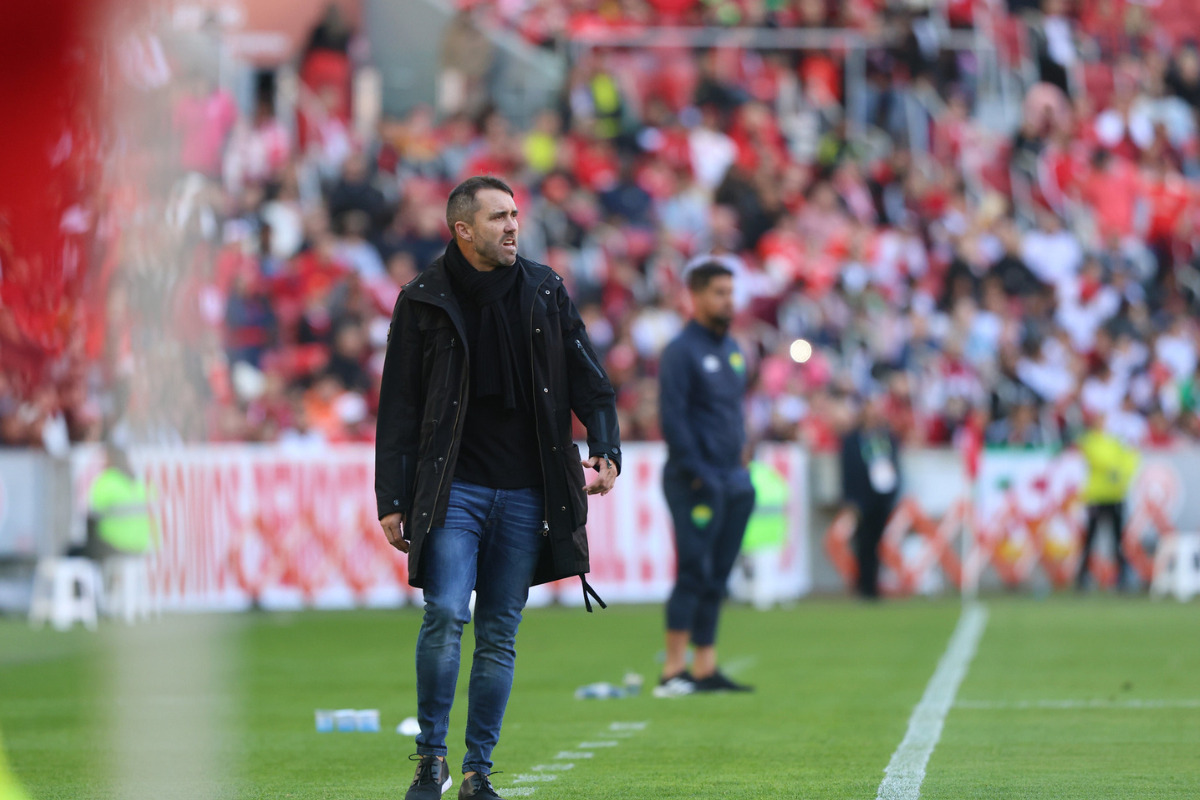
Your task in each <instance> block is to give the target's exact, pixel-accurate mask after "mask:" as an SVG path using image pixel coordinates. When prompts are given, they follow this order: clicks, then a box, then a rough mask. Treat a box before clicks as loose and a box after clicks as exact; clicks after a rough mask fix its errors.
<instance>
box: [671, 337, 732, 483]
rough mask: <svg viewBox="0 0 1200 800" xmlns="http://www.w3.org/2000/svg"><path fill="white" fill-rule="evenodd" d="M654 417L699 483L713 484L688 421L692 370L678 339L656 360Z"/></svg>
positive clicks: (677, 459) (678, 458) (675, 457)
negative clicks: (656, 375) (656, 378)
mask: <svg viewBox="0 0 1200 800" xmlns="http://www.w3.org/2000/svg"><path fill="white" fill-rule="evenodd" d="M658 381H659V386H658V419H659V426H660V427H661V428H662V434H663V439H664V440H665V441H666V443H667V449H668V450H669V451H670V453H671V460H672V462H677V463H679V464H680V465H682V466H683V467H684V468H685V469H687V470H688V472H689V473H691V474H692V475H693V476H695V478H697V479H698V480H699V481H700V482H701V483H703V484H705V485H708V486H717V485H718V483H719V482H718V480H717V478H716V476H715V475H713V473H712V470H710V469H709V467H708V465H707V464H706V463H705V462H704V459H703V458H702V457H701V452H700V442H699V441H698V440H697V439H696V433H695V431H693V430H692V426H691V424H690V419H691V415H690V414H689V413H688V398H689V397H690V396H691V391H692V372H691V369H690V368H689V365H688V357H687V353H686V352H685V350H684V348H683V347H681V346H680V345H679V344H678V340H676V342H675V343H673V344H672V345H668V346H667V348H666V349H665V350H663V353H662V358H661V359H660V360H659V363H658Z"/></svg>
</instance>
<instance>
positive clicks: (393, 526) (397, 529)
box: [379, 511, 408, 553]
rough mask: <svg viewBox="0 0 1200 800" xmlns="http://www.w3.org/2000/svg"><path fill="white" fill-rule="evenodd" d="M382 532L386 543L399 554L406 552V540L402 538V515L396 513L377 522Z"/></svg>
mask: <svg viewBox="0 0 1200 800" xmlns="http://www.w3.org/2000/svg"><path fill="white" fill-rule="evenodd" d="M379 524H380V525H382V526H383V532H384V533H385V534H387V540H388V543H389V544H390V545H391V546H392V547H394V548H396V549H397V550H399V551H400V552H401V553H407V552H408V540H407V539H405V538H404V515H403V514H401V513H400V512H399V511H397V512H396V513H394V514H388V515H387V516H386V517H384V518H383V519H381V520H379Z"/></svg>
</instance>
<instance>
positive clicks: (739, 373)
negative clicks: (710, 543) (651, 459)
mask: <svg viewBox="0 0 1200 800" xmlns="http://www.w3.org/2000/svg"><path fill="white" fill-rule="evenodd" d="M659 380H660V389H661V391H660V395H659V407H660V412H661V414H660V420H661V425H662V432H663V439H665V440H666V442H667V465H666V468H665V470H664V476H666V477H684V478H689V479H690V478H700V479H701V480H702V481H703V482H704V484H705V485H706V486H708V487H710V488H712V489H716V488H718V487H720V486H721V485H722V483H723V478H724V477H725V476H726V475H728V474H729V473H730V472H732V471H734V470H737V469H739V468H741V466H742V449H743V448H744V447H745V445H746V430H745V424H744V421H743V418H742V398H743V397H744V396H745V393H746V362H745V359H744V358H743V357H742V353H741V351H740V350H739V349H738V346H737V342H735V341H734V340H733V338H732V337H730V336H722V337H718V336H717V335H716V334H715V333H713V332H712V331H710V330H709V329H708V328H705V327H704V326H703V325H701V324H700V323H698V322H696V321H695V320H692V321H690V322H689V323H688V324H687V326H686V327H684V329H683V330H682V331H681V332H680V334H679V335H678V336H677V337H675V339H674V340H672V342H671V343H670V344H669V345H667V347H666V349H665V350H663V354H662V359H661V360H660V366H659Z"/></svg>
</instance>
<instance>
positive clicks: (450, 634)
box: [417, 481, 494, 758]
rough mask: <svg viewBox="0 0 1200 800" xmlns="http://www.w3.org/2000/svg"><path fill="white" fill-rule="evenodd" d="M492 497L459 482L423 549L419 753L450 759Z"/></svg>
mask: <svg viewBox="0 0 1200 800" xmlns="http://www.w3.org/2000/svg"><path fill="white" fill-rule="evenodd" d="M493 494H494V493H493V492H492V491H491V490H489V489H485V488H483V487H482V486H473V485H471V484H465V483H460V482H457V481H456V482H455V483H454V484H453V486H452V487H451V489H450V507H449V509H448V510H447V511H446V523H445V524H444V525H442V526H441V527H438V528H434V529H433V530H431V531H430V532H429V535H428V536H427V537H426V540H425V544H424V552H423V554H422V558H423V559H424V560H423V562H422V565H421V566H422V571H423V572H424V574H425V589H424V591H425V617H424V619H422V621H421V632H420V633H418V634H417V720H418V721H419V722H420V724H421V732H420V733H419V734H418V735H417V753H419V754H420V755H435V756H441V757H443V758H444V757H445V755H446V732H447V730H448V728H449V725H450V707H451V705H452V704H453V703H454V688H455V686H456V685H457V683H458V664H459V656H460V653H461V639H462V629H463V625H465V624H466V623H467V621H468V620H470V619H471V613H470V602H471V590H472V589H474V588H475V565H476V560H477V556H478V553H479V538H480V532H481V531H482V530H483V524H484V520H485V519H486V518H487V514H488V512H489V511H490V510H491V505H492V497H493Z"/></svg>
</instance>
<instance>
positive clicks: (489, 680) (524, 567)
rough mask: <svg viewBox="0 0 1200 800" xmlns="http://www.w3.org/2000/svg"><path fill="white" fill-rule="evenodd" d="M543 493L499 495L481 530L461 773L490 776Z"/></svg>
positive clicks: (539, 540)
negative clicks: (473, 640)
mask: <svg viewBox="0 0 1200 800" xmlns="http://www.w3.org/2000/svg"><path fill="white" fill-rule="evenodd" d="M544 516H545V504H544V502H543V500H542V491H541V489H512V490H504V491H501V492H499V493H498V494H497V500H496V504H495V506H494V508H493V510H492V513H491V514H490V515H489V516H488V518H487V521H486V523H485V524H484V528H483V539H482V541H481V543H480V547H479V566H478V580H477V581H476V586H475V659H474V662H473V664H472V666H471V685H470V689H469V692H468V706H467V735H466V743H467V752H466V755H465V756H464V757H463V773H464V774H467V775H470V774H471V773H474V772H479V773H482V774H484V775H488V774H490V773H491V771H492V750H493V749H494V748H495V746H496V743H497V742H498V741H499V740H500V726H501V724H502V723H503V722H504V709H505V708H506V707H507V705H508V696H509V693H510V692H511V691H512V682H513V669H514V667H515V665H516V658H517V650H516V641H517V626H518V625H520V623H521V611H522V609H524V608H525V601H526V600H527V599H528V598H529V584H530V582H531V581H532V580H533V572H534V569H535V567H536V566H537V561H538V556H539V555H540V553H541V550H542V547H543V546H545V543H546V537H545V536H543V535H542V520H543V518H544Z"/></svg>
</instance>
